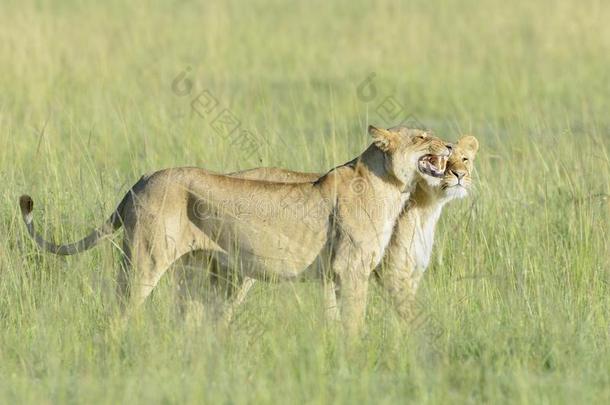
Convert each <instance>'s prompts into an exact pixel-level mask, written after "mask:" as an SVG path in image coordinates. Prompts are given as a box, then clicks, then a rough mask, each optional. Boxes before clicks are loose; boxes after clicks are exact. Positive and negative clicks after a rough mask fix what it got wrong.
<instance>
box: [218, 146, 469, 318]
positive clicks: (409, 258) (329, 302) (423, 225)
mask: <svg viewBox="0 0 610 405" xmlns="http://www.w3.org/2000/svg"><path fill="white" fill-rule="evenodd" d="M478 149H479V142H478V141H477V139H476V138H475V137H474V136H464V137H462V138H460V140H459V141H458V142H457V144H456V145H455V148H454V150H453V153H452V154H451V156H450V157H449V160H448V162H447V165H446V169H445V173H444V175H443V177H442V179H440V181H438V182H436V181H434V180H433V179H429V178H427V177H426V178H422V179H420V180H419V181H418V182H417V185H416V187H415V189H414V191H413V192H412V193H411V196H410V199H409V202H408V203H407V204H406V205H405V207H404V209H403V211H402V212H401V214H400V216H399V219H398V221H397V223H396V225H395V228H394V232H393V234H392V238H391V240H390V243H389V245H388V247H387V249H386V251H385V254H384V258H383V262H382V263H380V264H379V265H378V266H377V268H376V269H375V275H376V276H377V277H376V279H377V280H378V281H380V282H381V284H382V286H383V287H384V289H385V290H386V291H387V292H388V294H389V296H390V298H391V299H392V301H393V302H394V305H395V308H396V310H397V312H398V314H399V315H400V316H401V318H403V319H409V318H411V317H412V316H413V313H412V312H413V310H414V308H413V301H414V299H415V293H416V292H417V287H418V286H419V281H420V280H421V277H422V275H423V274H424V272H425V270H426V268H427V267H428V263H429V261H430V256H431V254H432V245H433V242H434V231H435V228H436V223H437V221H438V219H439V217H440V214H441V211H442V209H443V206H444V205H445V204H446V203H447V202H449V201H451V200H453V199H456V198H463V197H465V196H466V195H467V194H468V190H469V189H470V186H471V183H472V178H471V173H472V169H473V163H474V158H475V156H476V153H477V151H478ZM229 175H230V176H234V177H239V178H245V179H258V180H263V179H264V180H269V181H283V182H309V181H315V180H316V179H317V178H319V177H320V176H321V174H319V173H303V172H296V171H291V170H285V169H280V168H275V167H268V168H265V167H263V168H256V169H249V170H244V171H241V172H236V173H231V174H229ZM220 277H221V278H227V279H230V280H231V279H233V277H231V276H230V275H227V274H223V275H220ZM240 282H241V284H240V285H238V286H237V287H238V288H237V290H236V292H235V294H234V297H232V302H230V303H229V304H228V305H227V309H226V311H225V314H224V322H225V323H228V322H229V321H230V320H231V317H232V315H233V312H234V311H235V309H236V308H237V307H238V306H239V305H240V304H241V302H242V301H243V300H244V298H245V297H246V294H247V292H248V290H249V289H250V288H251V287H252V286H253V285H254V281H253V280H252V279H244V280H240ZM326 286H327V291H326V292H325V301H326V302H325V305H326V308H327V309H328V315H329V317H330V318H336V317H337V316H338V313H337V312H336V298H335V291H333V287H334V286H333V284H332V282H328V283H327V284H326Z"/></svg>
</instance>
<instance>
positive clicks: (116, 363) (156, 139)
mask: <svg viewBox="0 0 610 405" xmlns="http://www.w3.org/2000/svg"><path fill="white" fill-rule="evenodd" d="M608 21H610V5H609V4H608V3H606V2H603V1H582V2H581V1H576V0H569V1H562V2H554V1H545V0H544V1H517V2H507V1H482V2H480V1H454V0H449V1H409V2H399V1H378V2H375V3H374V4H369V2H365V1H359V0H356V1H353V0H352V1H337V2H329V1H317V0H314V1H307V2H305V1H303V2H281V1H262V0H255V1H248V2H245V1H244V2H240V1H228V2H222V1H205V2H195V1H168V2H163V1H131V2H121V1H115V0H109V1H104V2H93V1H84V0H82V1H81V0H68V1H55V2H53V1H44V0H40V1H30V0H25V1H16V0H5V1H3V2H2V3H1V4H0V162H1V163H0V179H1V184H2V188H1V189H0V199H1V204H0V210H1V211H0V221H1V226H2V232H1V233H0V235H1V236H0V403H116V402H123V403H180V402H187V403H211V402H222V403H247V402H256V403H259V402H260V403H274V402H288V403H301V402H306V403H328V402H336V403H355V402H356V401H364V402H374V403H393V402H414V403H449V402H459V403H461V402H472V403H478V402H488V403H503V402H510V403H574V402H575V401H579V402H580V403H602V402H606V403H607V402H608V401H609V400H610V241H609V237H610V236H609V229H610V197H609V196H610V24H608ZM181 74H183V75H182V76H181ZM367 79H368V81H367ZM204 91H207V93H203V94H204V96H205V97H207V98H205V100H207V101H208V102H210V101H209V100H214V101H211V103H212V104H203V105H204V106H205V107H207V109H206V110H205V111H209V110H210V112H209V113H207V112H205V113H201V111H203V110H202V109H201V108H202V107H201V105H202V104H196V106H199V108H200V110H199V111H197V110H192V109H191V101H192V100H193V99H195V98H196V97H199V95H200V94H201V93H202V92H204ZM201 100H202V99H201V98H199V101H201ZM212 106H214V108H212ZM223 109H227V110H226V112H225V113H223V114H225V118H226V117H229V119H228V122H232V123H233V124H235V123H236V122H237V121H235V120H238V121H239V123H240V128H239V130H238V131H237V132H236V133H238V134H241V135H238V136H237V137H235V134H230V135H229V134H227V133H226V132H228V131H227V130H226V128H227V125H225V126H219V125H218V123H219V122H220V121H214V118H215V117H216V115H218V114H219V113H220V112H221V111H223ZM211 110H213V111H211ZM227 114H228V115H227ZM403 120H406V121H407V122H408V123H421V124H423V125H425V126H427V127H429V128H431V129H433V130H434V131H435V132H436V133H437V134H438V135H440V136H442V137H445V138H447V139H450V140H451V139H457V138H458V137H459V136H460V135H461V134H465V133H471V134H474V135H476V136H477V137H478V139H479V140H480V142H481V149H480V153H479V156H478V158H477V161H476V172H475V173H474V184H475V187H474V190H473V191H472V193H471V195H470V196H469V198H468V199H465V200H462V201H457V202H453V203H452V204H450V205H449V206H448V207H447V208H446V209H445V211H444V214H443V217H442V219H441V221H440V224H439V227H438V231H437V240H436V246H435V250H434V255H433V259H432V264H431V266H430V268H429V269H428V272H427V274H426V276H425V278H424V281H423V286H422V289H421V290H420V291H419V293H418V304H419V307H420V312H421V314H420V317H419V318H418V321H417V322H416V323H415V324H413V325H410V326H405V325H402V324H401V323H400V322H398V321H397V319H396V316H395V315H394V313H393V312H392V308H391V306H390V304H389V303H388V302H387V299H385V297H384V295H383V294H382V293H381V291H380V289H379V288H377V287H375V288H373V289H372V291H371V294H370V301H369V304H370V305H369V310H368V315H367V328H366V333H365V335H364V336H363V338H362V342H360V343H359V346H358V348H357V350H348V351H346V349H345V346H344V345H343V344H342V338H341V333H339V332H338V331H337V330H336V328H334V327H333V326H329V325H327V324H326V323H325V321H324V319H323V311H322V307H321V303H320V301H321V293H320V291H319V288H318V287H317V286H316V285H315V284H311V283H297V284H294V285H290V284H288V285H281V286H280V285H277V284H263V283H261V284H260V285H257V286H256V287H255V288H254V291H253V292H252V294H251V296H249V297H248V299H247V300H246V303H245V305H244V306H243V307H242V308H241V309H240V310H239V311H238V313H237V316H236V320H235V322H234V323H233V324H232V325H231V327H230V328H229V330H226V331H217V330H216V328H215V327H214V326H213V324H211V323H206V322H204V323H202V324H199V325H198V324H196V323H190V322H186V321H185V320H184V318H183V317H182V316H181V314H180V311H179V309H178V307H177V304H176V300H175V288H174V285H173V281H172V277H166V278H165V279H164V280H162V282H161V284H160V286H159V288H158V289H157V290H156V291H155V293H154V294H153V296H152V297H151V299H150V300H149V301H148V302H147V303H146V305H145V307H144V308H143V309H142V310H141V311H140V313H138V314H137V315H136V316H135V317H134V318H133V319H132V322H131V323H130V325H129V327H128V328H127V329H126V330H125V331H123V332H121V333H119V332H117V330H116V328H114V327H113V322H112V319H113V316H114V315H115V314H116V312H117V303H116V302H115V299H114V295H113V294H114V288H115V281H114V278H115V270H116V269H117V268H118V266H119V260H120V254H119V250H118V248H117V246H116V245H117V244H118V243H119V242H120V234H117V235H116V237H115V238H113V239H111V242H106V243H104V244H103V245H102V246H101V247H99V248H97V249H94V250H92V251H89V252H87V253H84V254H82V255H79V256H74V257H69V258H58V257H52V256H49V255H45V254H41V253H40V252H39V251H38V250H37V249H36V248H35V246H34V245H33V243H32V242H31V241H30V239H29V238H28V237H27V234H26V232H25V227H24V226H23V223H22V221H21V218H20V215H19V209H18V206H17V199H18V197H19V195H20V194H22V193H26V192H27V193H29V194H31V195H32V196H33V198H34V200H35V202H36V211H35V222H36V225H37V227H38V228H39V229H41V230H43V231H44V233H45V234H46V235H47V236H48V237H50V238H54V239H56V240H73V239H76V238H77V237H81V236H82V235H84V234H85V233H86V232H88V231H89V230H90V228H91V227H92V226H93V225H97V224H99V223H101V221H103V220H104V219H105V218H106V217H107V216H108V214H109V213H110V212H111V211H112V210H113V209H114V207H115V205H116V203H117V202H118V201H119V199H120V197H121V196H122V194H123V193H125V192H126V191H127V189H128V188H129V187H130V186H131V185H132V184H133V183H134V182H135V181H136V180H137V179H138V178H139V177H140V175H141V174H143V173H146V172H150V171H153V170H156V169H160V168H165V167H170V166H186V165H189V166H192V165H196V166H202V167H205V168H208V169H212V170H217V171H222V172H228V171H234V170H238V169H245V168H250V167H255V166H261V165H265V166H281V167H286V168H291V169H296V170H304V171H325V170H327V169H329V168H331V167H333V166H335V165H338V164H341V163H343V162H346V161H348V160H350V159H351V158H352V157H354V156H356V155H357V154H358V153H359V152H360V151H361V150H363V149H364V147H365V146H366V145H367V143H368V142H369V139H368V138H367V135H366V127H367V125H368V124H369V123H371V124H375V125H379V126H392V125H395V124H399V123H400V122H402V121H403ZM225 122H227V120H225ZM244 131H246V132H244ZM246 136H247V137H249V138H248V139H249V141H248V142H246V141H244V139H246V138H244V137H246ZM295 237H297V236H295Z"/></svg>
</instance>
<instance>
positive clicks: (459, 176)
mask: <svg viewBox="0 0 610 405" xmlns="http://www.w3.org/2000/svg"><path fill="white" fill-rule="evenodd" d="M451 173H452V174H453V175H454V176H455V177H457V178H458V180H462V177H464V175H465V174H466V173H464V172H460V171H457V170H451Z"/></svg>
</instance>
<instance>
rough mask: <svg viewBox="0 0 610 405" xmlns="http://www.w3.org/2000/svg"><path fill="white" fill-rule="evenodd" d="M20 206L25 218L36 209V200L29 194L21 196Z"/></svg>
mask: <svg viewBox="0 0 610 405" xmlns="http://www.w3.org/2000/svg"><path fill="white" fill-rule="evenodd" d="M19 207H20V208H21V214H22V215H23V217H24V218H26V217H28V216H30V215H31V214H32V211H33V210H34V200H32V197H30V196H29V195H22V196H21V197H19Z"/></svg>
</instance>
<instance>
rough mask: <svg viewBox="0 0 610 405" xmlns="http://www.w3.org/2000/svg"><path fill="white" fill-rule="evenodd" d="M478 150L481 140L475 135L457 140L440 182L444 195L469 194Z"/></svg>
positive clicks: (451, 197) (456, 196) (462, 196)
mask: <svg viewBox="0 0 610 405" xmlns="http://www.w3.org/2000/svg"><path fill="white" fill-rule="evenodd" d="M478 150H479V141H477V138H475V137H474V136H471V135H467V136H464V137H462V138H460V140H459V141H458V142H457V144H456V145H455V148H454V149H453V153H452V154H451V156H450V157H449V159H448V161H447V167H446V169H445V173H444V175H443V177H442V179H441V182H440V186H439V189H440V192H441V194H442V196H443V197H445V198H449V199H453V198H464V197H466V196H467V195H468V191H469V190H470V186H471V185H472V177H471V176H472V169H473V164H474V158H475V156H476V154H477V151H478Z"/></svg>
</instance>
